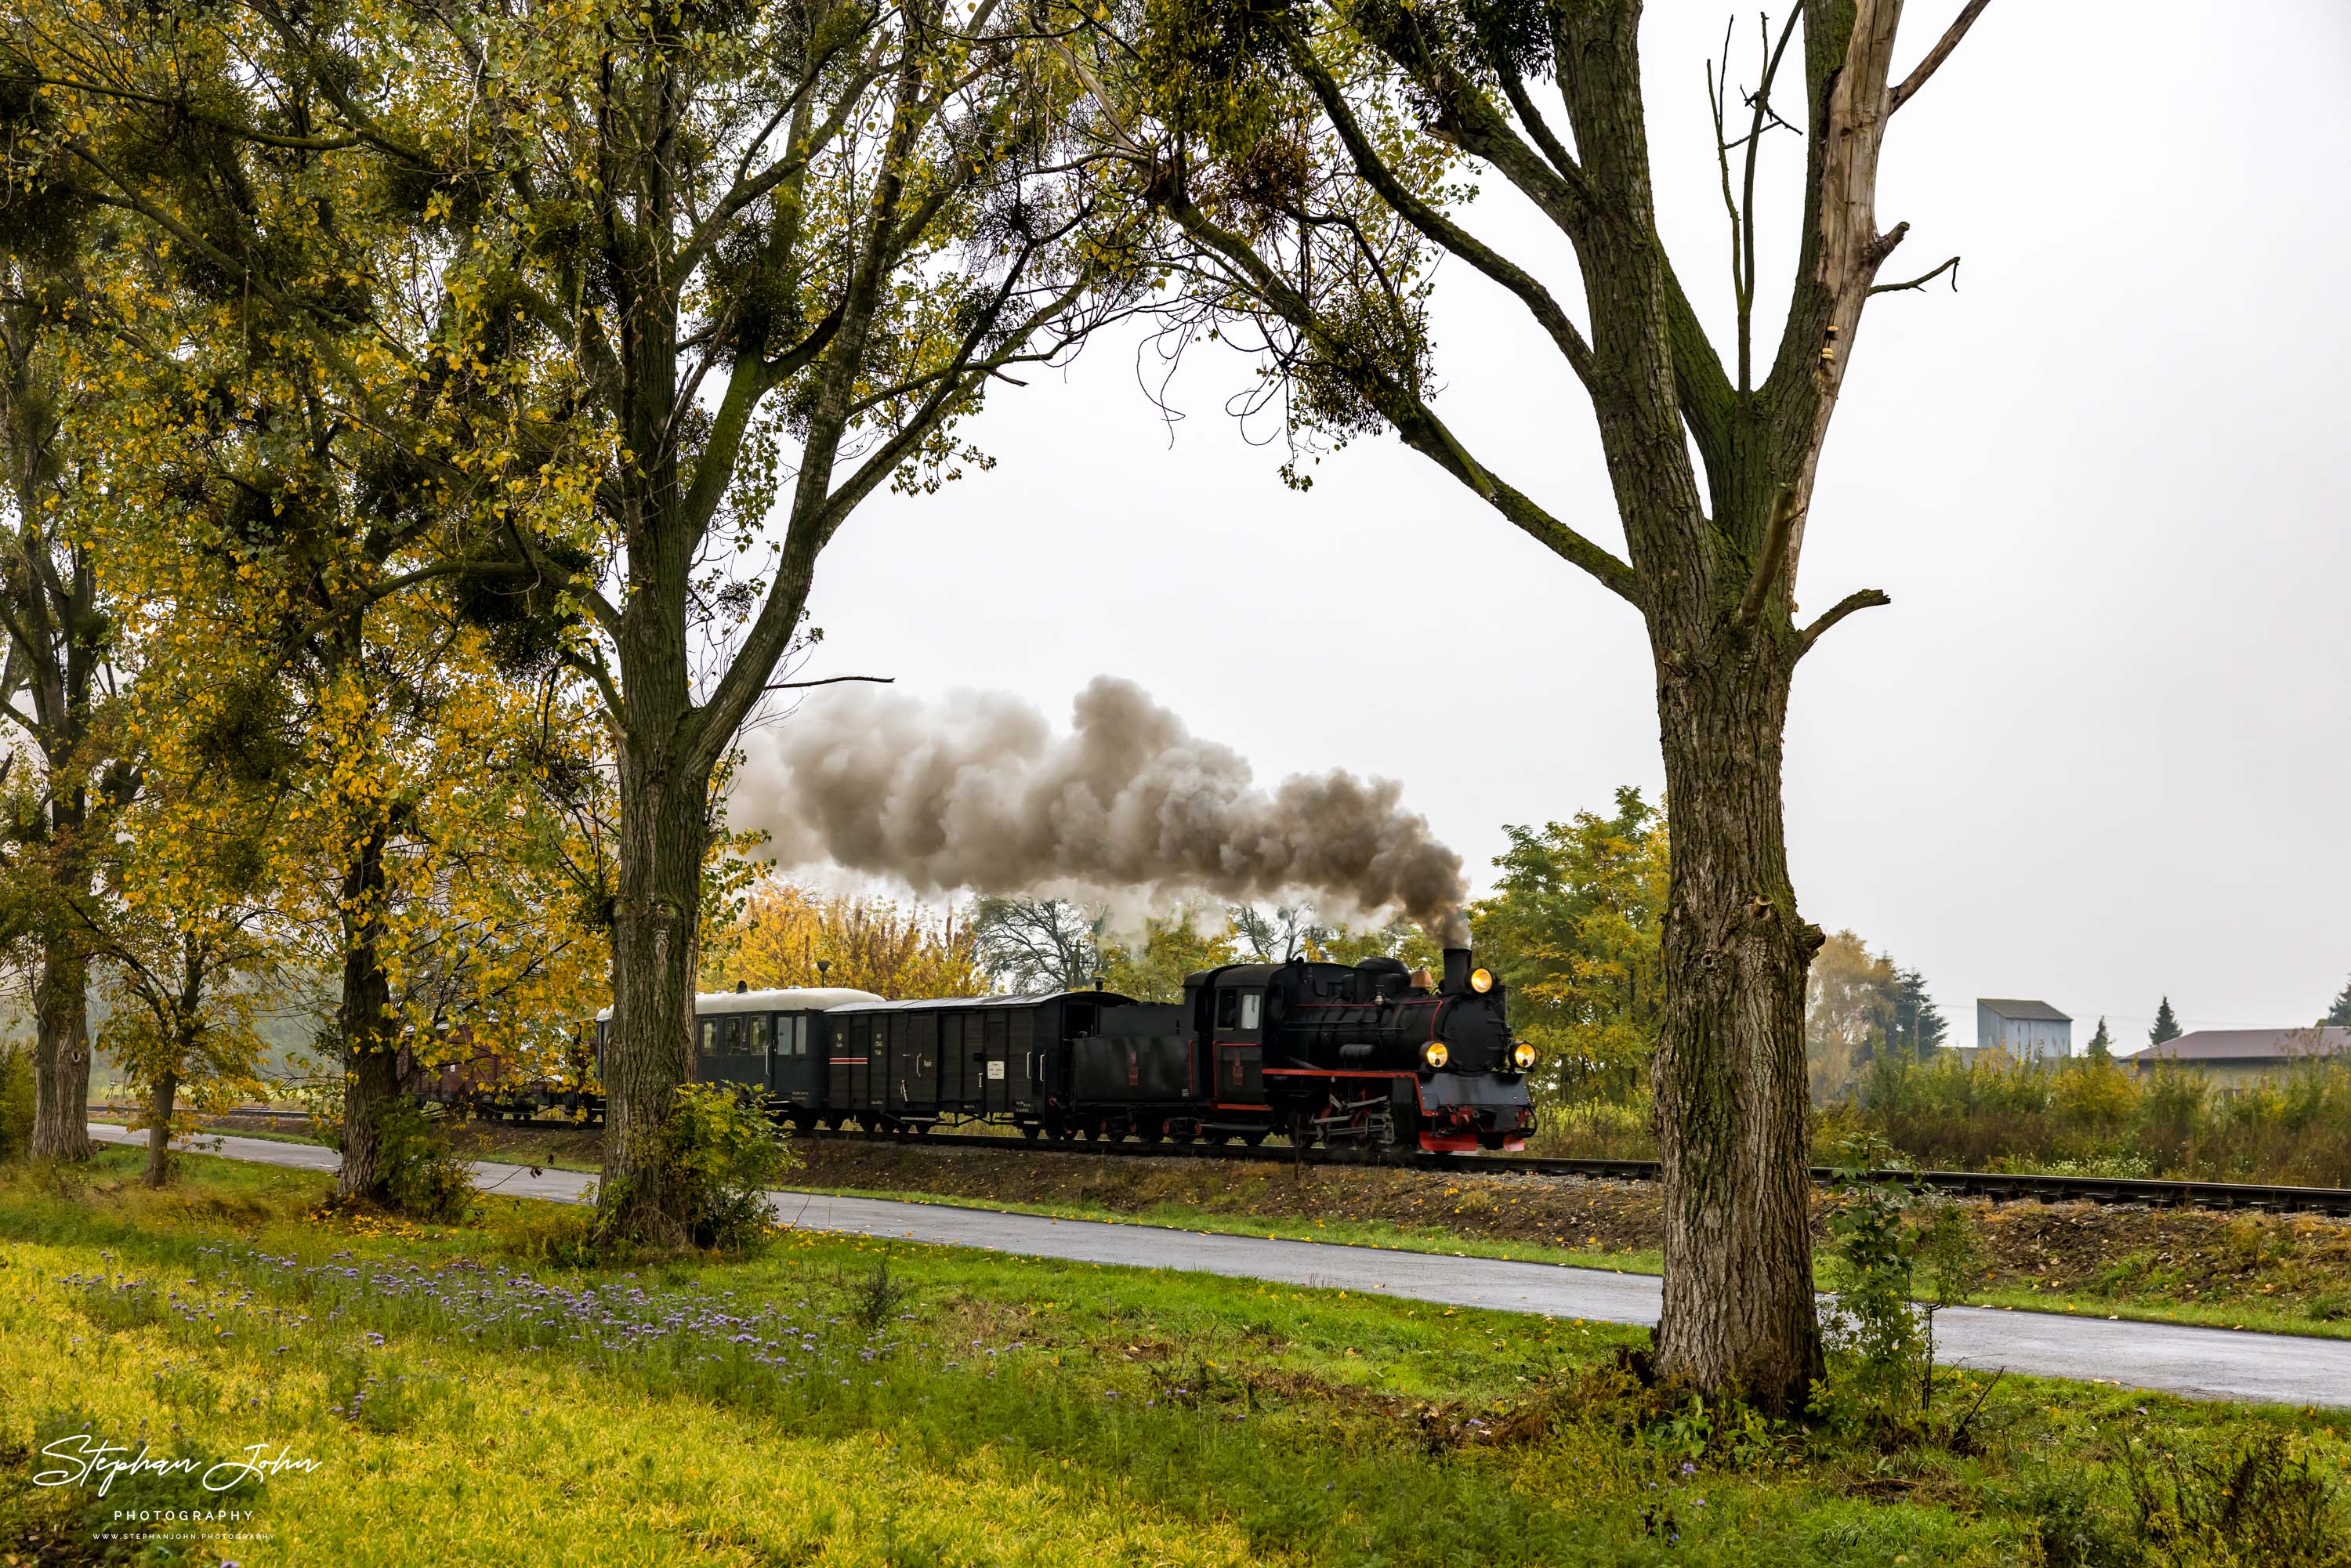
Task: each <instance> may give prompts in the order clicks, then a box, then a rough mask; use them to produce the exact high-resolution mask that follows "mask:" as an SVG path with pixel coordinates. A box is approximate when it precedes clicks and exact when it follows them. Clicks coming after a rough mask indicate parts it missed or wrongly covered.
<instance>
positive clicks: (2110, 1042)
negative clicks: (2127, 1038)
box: [2090, 1017, 2115, 1061]
mask: <svg viewBox="0 0 2351 1568" xmlns="http://www.w3.org/2000/svg"><path fill="white" fill-rule="evenodd" d="M2090 1054H2091V1055H2092V1056H2095V1057H2096V1058H2098V1059H2099V1060H2100V1061H2111V1060H2112V1059H2113V1057H2114V1054H2115V1040H2114V1036H2112V1035H2110V1034H2108V1033H2107V1032H2106V1020H2105V1018H2103V1017H2101V1018H2100V1019H2098V1032H2097V1033H2095V1034H2094V1035H2092V1036H2091V1037H2090Z"/></svg>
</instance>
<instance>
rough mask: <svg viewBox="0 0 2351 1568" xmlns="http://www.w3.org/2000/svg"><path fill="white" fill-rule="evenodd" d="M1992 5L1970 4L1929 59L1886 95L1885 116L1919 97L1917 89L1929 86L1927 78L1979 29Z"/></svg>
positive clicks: (1980, 0) (1979, 0) (1987, 1)
mask: <svg viewBox="0 0 2351 1568" xmlns="http://www.w3.org/2000/svg"><path fill="white" fill-rule="evenodd" d="M1987 5H1991V0H1968V7H1967V9H1966V10H1964V11H1962V12H1960V13H1959V20H1958V21H1956V22H1953V23H1952V24H1951V26H1950V28H1949V30H1948V31H1947V32H1945V33H1944V35H1943V36H1942V37H1940V38H1939V39H1938V40H1937V41H1936V44H1935V47H1933V48H1931V49H1928V51H1927V57H1926V58H1925V59H1923V60H1920V61H1919V62H1918V68H1917V69H1916V70H1914V71H1912V72H1911V73H1910V74H1909V75H1908V76H1907V77H1904V78H1902V85H1901V86H1900V87H1897V88H1896V89H1894V90H1893V91H1892V92H1889V93H1887V94H1886V113H1888V114H1891V113H1893V112H1894V111H1895V110H1897V109H1899V108H1901V107H1902V106H1903V105H1904V104H1906V103H1907V102H1909V101H1910V100H1911V99H1913V98H1915V97H1917V93H1918V89H1920V88H1922V87H1925V86H1926V85H1927V78H1928V77H1930V76H1933V75H1934V74H1935V72H1936V71H1937V70H1938V68H1940V67H1941V66H1942V63H1943V62H1944V61H1945V60H1948V59H1949V58H1950V57H1951V51H1952V50H1953V49H1956V48H1958V47H1959V40H1960V39H1961V38H1964V37H1967V36H1968V29H1969V28H1970V27H1972V26H1975V25H1976V18H1977V17H1978V16H1982V15H1983V8H1984V7H1985V6H1987Z"/></svg>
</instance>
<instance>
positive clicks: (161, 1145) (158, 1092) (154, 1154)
mask: <svg viewBox="0 0 2351 1568" xmlns="http://www.w3.org/2000/svg"><path fill="white" fill-rule="evenodd" d="M179 1090H180V1080H179V1077H178V1075H177V1074H176V1073H171V1072H162V1073H158V1074H157V1075H156V1077H155V1087H154V1089H153V1090H152V1092H151V1093H150V1095H149V1097H148V1104H147V1115H148V1118H149V1120H148V1124H147V1175H146V1182H147V1185H148V1186H162V1185H163V1178H164V1177H165V1176H168V1175H169V1174H170V1173H171V1168H172V1100H173V1098H174V1097H175V1096H176V1095H177V1094H178V1093H179Z"/></svg>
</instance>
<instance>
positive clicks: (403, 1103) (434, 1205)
mask: <svg viewBox="0 0 2351 1568" xmlns="http://www.w3.org/2000/svg"><path fill="white" fill-rule="evenodd" d="M376 1126H377V1128H378V1136H379V1137H380V1139H381V1144H380V1145H379V1147H378V1152H377V1156H376V1157H377V1158H378V1160H380V1161H381V1165H380V1166H378V1170H379V1171H380V1173H381V1186H380V1188H379V1193H380V1196H381V1199H382V1202H383V1205H384V1207H387V1208H390V1209H392V1211H393V1212H395V1213H398V1214H403V1215H406V1216H407V1217H408V1218H411V1219H422V1220H427V1221H430V1222H432V1223H434V1224H439V1225H462V1224H464V1223H465V1220H466V1218H468V1217H469V1216H471V1215H472V1213H473V1212H474V1206H475V1203H476V1202H477V1201H478V1199H479V1198H480V1197H481V1195H480V1193H479V1192H478V1191H477V1190H476V1189H475V1186H474V1172H473V1169H472V1167H471V1166H468V1165H467V1164H466V1163H465V1160H463V1159H462V1158H460V1157H459V1156H458V1155H457V1154H456V1152H455V1150H453V1149H452V1148H451V1147H450V1146H449V1138H448V1134H447V1133H446V1132H445V1131H444V1129H443V1125H442V1122H441V1118H440V1117H439V1116H437V1115H434V1114H433V1113H429V1112H427V1111H425V1110H424V1109H423V1107H421V1106H419V1105H417V1104H416V1103H414V1102H413V1101H410V1100H406V1099H395V1100H392V1101H389V1102H387V1103H385V1104H384V1105H383V1106H382V1107H381V1109H379V1110H378V1111H377V1113H376Z"/></svg>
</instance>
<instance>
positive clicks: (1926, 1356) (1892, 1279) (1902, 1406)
mask: <svg viewBox="0 0 2351 1568" xmlns="http://www.w3.org/2000/svg"><path fill="white" fill-rule="evenodd" d="M1889 1152H1890V1151H1886V1150H1885V1149H1884V1148H1883V1146H1882V1145H1873V1144H1872V1143H1871V1142H1870V1141H1869V1140H1864V1141H1862V1143H1861V1144H1860V1145H1858V1146H1855V1147H1854V1148H1852V1149H1851V1150H1850V1151H1849V1154H1848V1157H1850V1158H1852V1159H1854V1161H1855V1163H1854V1164H1853V1165H1852V1166H1845V1167H1843V1168H1841V1169H1839V1171H1838V1172H1837V1176H1836V1183H1835V1191H1836V1207H1835V1208H1834V1210H1832V1211H1831V1213H1830V1215H1829V1258H1830V1261H1831V1265H1832V1273H1833V1285H1834V1291H1835V1294H1834V1297H1833V1299H1832V1300H1831V1302H1830V1304H1829V1306H1828V1308H1827V1310H1826V1311H1824V1312H1823V1313H1822V1323H1821V1327H1822V1331H1823V1338H1824V1340H1825V1342H1826V1348H1827V1351H1828V1354H1829V1361H1830V1365H1829V1376H1828V1377H1827V1379H1826V1380H1825V1381H1824V1382H1823V1384H1821V1385H1819V1386H1818V1387H1816V1388H1815V1389H1814V1391H1813V1411H1814V1413H1815V1414H1817V1415H1820V1416H1823V1417H1824V1418H1826V1419H1827V1420H1829V1421H1830V1422H1831V1423H1832V1424H1833V1425H1835V1426H1838V1427H1849V1428H1858V1427H1869V1428H1874V1429H1876V1430H1878V1431H1880V1432H1890V1431H1896V1430H1899V1429H1901V1428H1902V1427H1906V1426H1907V1424H1908V1423H1909V1421H1910V1420H1911V1418H1912V1417H1913V1416H1914V1415H1915V1414H1916V1413H1917V1410H1918V1408H1919V1406H1920V1404H1921V1401H1922V1394H1923V1392H1924V1391H1925V1390H1926V1389H1927V1388H1928V1386H1929V1379H1930V1378H1931V1375H1932V1370H1933V1360H1932V1358H1933V1354H1934V1352H1933V1344H1932V1341H1931V1339H1930V1338H1929V1325H1928V1318H1927V1314H1926V1313H1925V1312H1923V1311H1922V1310H1921V1309H1920V1308H1919V1306H1918V1303H1917V1301H1914V1300H1913V1299H1912V1290H1911V1273H1912V1264H1913V1260H1914V1259H1915V1258H1916V1256H1917V1249H1918V1233H1917V1230H1916V1229H1915V1228H1913V1227H1912V1226H1910V1225H1909V1224H1907V1223H1906V1217H1907V1209H1908V1207H1909V1205H1910V1201H1911V1200H1910V1194H1909V1191H1908V1189H1907V1188H1905V1187H1903V1186H1899V1185H1898V1184H1896V1183H1893V1182H1883V1181H1873V1180H1871V1179H1869V1167H1870V1166H1875V1165H1877V1164H1879V1163H1880V1162H1881V1160H1882V1158H1883V1156H1884V1155H1886V1153H1889Z"/></svg>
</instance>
